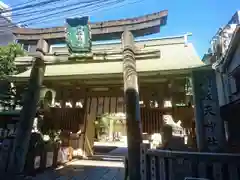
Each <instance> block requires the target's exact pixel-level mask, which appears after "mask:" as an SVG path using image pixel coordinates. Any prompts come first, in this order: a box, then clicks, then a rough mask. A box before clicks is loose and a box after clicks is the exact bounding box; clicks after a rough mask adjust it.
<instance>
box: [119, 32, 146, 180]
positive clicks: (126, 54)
mask: <svg viewBox="0 0 240 180" xmlns="http://www.w3.org/2000/svg"><path fill="white" fill-rule="evenodd" d="M122 46H123V81H124V97H125V105H126V120H127V142H128V167H129V168H128V169H129V171H128V175H129V180H136V179H141V175H140V144H141V143H142V136H141V121H140V105H139V93H138V77H137V71H136V61H135V48H134V37H133V35H132V33H131V32H130V31H127V30H126V31H124V32H123V34H122Z"/></svg>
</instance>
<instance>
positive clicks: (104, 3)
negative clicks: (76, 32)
mask: <svg viewBox="0 0 240 180" xmlns="http://www.w3.org/2000/svg"><path fill="white" fill-rule="evenodd" d="M121 1H124V0H108V1H106V0H99V3H101V4H98V5H95V2H93V3H91V5H90V6H92V5H94V6H95V7H99V8H101V7H106V6H108V5H111V4H114V3H119V2H121ZM86 7H88V8H89V6H86ZM86 7H83V8H86ZM93 8H94V7H93ZM78 9H79V7H74V8H71V9H67V10H64V11H61V12H58V14H56V13H51V14H47V15H44V16H41V17H40V18H45V19H46V18H47V19H49V18H51V17H49V16H57V17H58V18H59V14H61V13H68V12H70V11H74V10H78ZM86 12H89V11H85V13H86ZM82 13H84V11H81V14H82ZM65 16H66V15H63V17H65ZM61 17H62V16H61ZM36 19H38V17H37V18H33V19H31V20H28V21H25V22H29V21H32V20H36ZM38 21H41V19H40V20H38ZM25 22H24V23H25ZM33 23H34V22H33ZM27 25H30V24H27Z"/></svg>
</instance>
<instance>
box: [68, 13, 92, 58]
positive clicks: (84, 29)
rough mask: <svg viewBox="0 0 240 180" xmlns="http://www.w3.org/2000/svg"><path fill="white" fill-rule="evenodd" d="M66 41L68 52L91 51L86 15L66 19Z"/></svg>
mask: <svg viewBox="0 0 240 180" xmlns="http://www.w3.org/2000/svg"><path fill="white" fill-rule="evenodd" d="M66 43H67V46H68V49H69V52H70V53H76V54H78V53H86V52H91V47H92V42H91V32H90V27H89V25H88V17H82V18H71V19H70V18H69V19H66Z"/></svg>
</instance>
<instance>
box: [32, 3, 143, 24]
mask: <svg viewBox="0 0 240 180" xmlns="http://www.w3.org/2000/svg"><path fill="white" fill-rule="evenodd" d="M142 1H143V0H136V1H133V2H129V3H125V4H119V5H116V4H115V5H116V6H111V7H103V8H101V7H99V8H95V9H92V10H90V11H86V12H82V13H83V15H86V14H87V13H91V12H99V11H102V10H110V9H113V8H120V7H124V6H126V5H130V4H136V3H138V2H142ZM78 14H79V13H74V14H71V16H76V15H78ZM61 17H62V16H57V17H55V18H54V17H53V18H49V19H46V20H42V21H38V22H36V23H29V24H27V25H28V26H29V25H33V24H37V23H42V22H48V21H52V20H55V19H59V18H61Z"/></svg>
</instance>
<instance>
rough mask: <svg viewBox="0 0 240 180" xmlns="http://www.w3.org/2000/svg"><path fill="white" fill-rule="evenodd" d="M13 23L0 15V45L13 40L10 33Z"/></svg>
mask: <svg viewBox="0 0 240 180" xmlns="http://www.w3.org/2000/svg"><path fill="white" fill-rule="evenodd" d="M13 26H14V25H13V23H12V22H11V21H9V20H8V19H6V18H5V17H3V16H1V15H0V46H6V45H8V44H9V43H12V42H14V41H15V37H14V35H13V33H12V29H13Z"/></svg>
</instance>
